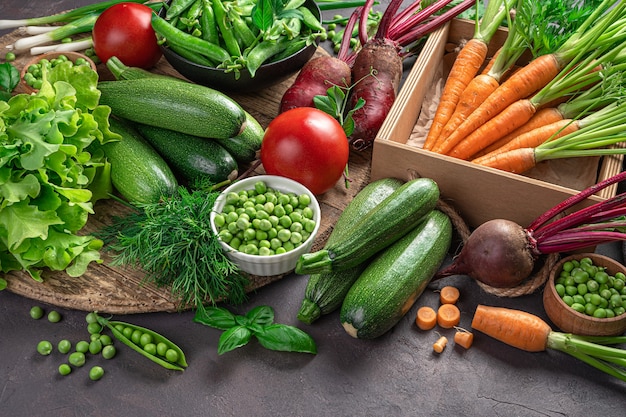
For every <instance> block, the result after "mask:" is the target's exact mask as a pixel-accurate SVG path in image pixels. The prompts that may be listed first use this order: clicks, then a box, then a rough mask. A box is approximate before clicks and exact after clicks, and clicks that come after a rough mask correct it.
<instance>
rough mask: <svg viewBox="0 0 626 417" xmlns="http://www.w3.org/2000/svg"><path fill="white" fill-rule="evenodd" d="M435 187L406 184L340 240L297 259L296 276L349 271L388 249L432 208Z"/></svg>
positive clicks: (427, 183) (420, 182) (431, 183)
mask: <svg viewBox="0 0 626 417" xmlns="http://www.w3.org/2000/svg"><path fill="white" fill-rule="evenodd" d="M438 200H439V187H438V186H437V183H435V181H433V180H432V179H429V178H417V179H413V180H410V181H407V182H406V183H405V184H403V185H402V186H401V187H400V188H398V189H397V190H396V191H394V193H393V194H391V195H390V196H389V197H387V198H386V199H385V200H384V201H383V202H382V203H380V204H379V205H378V206H377V207H376V208H375V209H374V210H372V211H371V212H370V213H368V214H367V215H366V216H364V217H363V218H362V219H361V220H360V221H359V222H358V223H356V224H354V225H353V226H352V227H351V228H350V230H349V231H347V232H346V233H345V234H344V235H343V236H342V238H341V239H337V241H335V242H333V244H332V245H327V247H326V248H324V249H321V250H319V251H317V252H313V253H307V254H304V255H302V256H300V258H299V259H298V263H297V265H296V269H295V272H296V273H297V274H314V273H321V272H331V271H342V270H345V269H348V268H352V267H354V266H356V265H358V264H360V263H362V262H364V261H365V260H367V259H368V258H370V257H371V256H372V255H374V254H376V253H377V252H379V251H381V250H382V249H384V248H386V247H387V246H389V245H391V244H392V243H394V242H395V241H397V240H398V239H400V238H401V237H402V236H404V235H405V234H406V233H408V232H409V230H411V229H413V228H414V227H415V226H416V225H417V223H418V222H419V221H420V220H421V218H422V217H423V216H425V215H426V214H427V213H428V212H430V211H431V210H432V209H434V208H435V206H436V205H437V201H438Z"/></svg>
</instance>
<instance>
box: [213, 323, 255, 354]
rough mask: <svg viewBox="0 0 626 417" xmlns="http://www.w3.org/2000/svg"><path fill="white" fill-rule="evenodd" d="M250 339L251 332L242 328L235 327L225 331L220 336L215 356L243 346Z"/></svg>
mask: <svg viewBox="0 0 626 417" xmlns="http://www.w3.org/2000/svg"><path fill="white" fill-rule="evenodd" d="M251 337H252V332H251V331H250V330H248V328H247V327H244V326H235V327H233V328H232V329H229V330H226V331H225V332H224V333H222V335H221V336H220V340H219V342H218V344H217V354H218V355H221V354H222V353H226V352H230V351H231V350H234V349H237V348H239V347H241V346H244V345H246V344H247V343H248V342H249V341H250V338H251Z"/></svg>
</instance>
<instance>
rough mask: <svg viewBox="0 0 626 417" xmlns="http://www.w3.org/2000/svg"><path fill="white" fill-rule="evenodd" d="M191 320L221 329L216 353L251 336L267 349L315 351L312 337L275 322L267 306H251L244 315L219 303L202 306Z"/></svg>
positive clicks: (237, 345)
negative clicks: (220, 305) (237, 313)
mask: <svg viewBox="0 0 626 417" xmlns="http://www.w3.org/2000/svg"><path fill="white" fill-rule="evenodd" d="M193 321H194V322H196V323H201V324H204V325H206V326H209V327H213V328H216V329H220V330H224V333H222V334H221V336H220V340H219V342H218V345H217V353H218V354H219V355H221V354H223V353H226V352H230V351H231V350H234V349H237V348H240V347H242V346H245V345H246V344H248V342H249V341H250V340H251V339H252V337H253V336H254V337H256V339H257V340H258V341H259V343H260V344H261V346H263V347H264V348H266V349H269V350H277V351H285V352H301V353H313V354H316V353H317V346H316V344H315V341H314V340H313V338H312V337H311V336H309V335H308V334H307V333H305V332H304V331H302V330H300V329H299V328H297V327H294V326H289V325H286V324H279V323H274V310H273V309H272V308H271V307H269V306H258V307H254V308H253V309H252V310H250V311H248V313H246V315H245V316H241V315H235V314H233V313H231V312H230V311H228V310H227V309H225V308H222V307H212V306H211V307H205V308H204V309H198V310H197V311H196V315H195V317H194V319H193Z"/></svg>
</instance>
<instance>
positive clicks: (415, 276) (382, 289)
mask: <svg viewBox="0 0 626 417" xmlns="http://www.w3.org/2000/svg"><path fill="white" fill-rule="evenodd" d="M451 240H452V222H451V221H450V218H449V217H448V216H447V215H446V214H444V213H442V212H441V211H439V210H432V211H431V212H430V213H429V214H428V215H426V216H425V217H424V219H423V221H422V222H421V223H420V224H419V225H417V226H416V227H415V228H413V230H411V232H409V233H408V234H407V235H405V236H404V237H403V238H402V239H400V240H398V241H397V242H396V243H394V244H393V245H391V246H390V247H388V248H387V249H386V250H384V251H383V252H381V253H380V254H378V255H377V256H376V257H375V258H374V259H373V260H372V261H371V263H370V264H369V265H368V267H367V268H366V269H365V271H363V273H362V274H361V276H360V277H359V278H358V279H357V280H356V282H355V283H354V285H352V287H351V288H350V291H348V294H347V295H346V297H345V299H344V300H343V304H342V305H341V312H340V315H339V317H340V320H341V324H342V325H343V327H344V329H345V330H346V332H347V333H348V334H349V335H351V336H352V337H355V338H359V339H373V338H375V337H378V336H381V335H383V334H384V333H386V332H387V331H389V330H390V329H391V328H393V327H394V326H395V325H396V324H397V323H398V322H399V321H400V319H402V317H404V315H405V314H406V313H407V312H408V311H409V310H410V309H411V307H412V306H413V304H414V303H415V301H416V300H417V299H418V298H419V296H420V295H421V294H422V292H424V289H426V286H427V285H428V283H429V282H430V281H431V280H432V278H433V277H434V275H435V273H436V272H437V270H438V269H439V267H440V266H441V264H442V263H443V261H444V259H445V257H446V255H447V253H448V250H449V249H450V242H451Z"/></svg>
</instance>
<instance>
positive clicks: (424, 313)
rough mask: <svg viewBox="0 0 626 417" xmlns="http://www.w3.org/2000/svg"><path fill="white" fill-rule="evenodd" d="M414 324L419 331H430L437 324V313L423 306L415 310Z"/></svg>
mask: <svg viewBox="0 0 626 417" xmlns="http://www.w3.org/2000/svg"><path fill="white" fill-rule="evenodd" d="M415 324H417V327H419V328H420V329H421V330H430V329H432V328H434V327H435V325H436V324H437V313H436V312H435V310H434V309H433V308H432V307H428V306H423V307H420V308H419V309H417V315H416V316H415Z"/></svg>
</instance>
